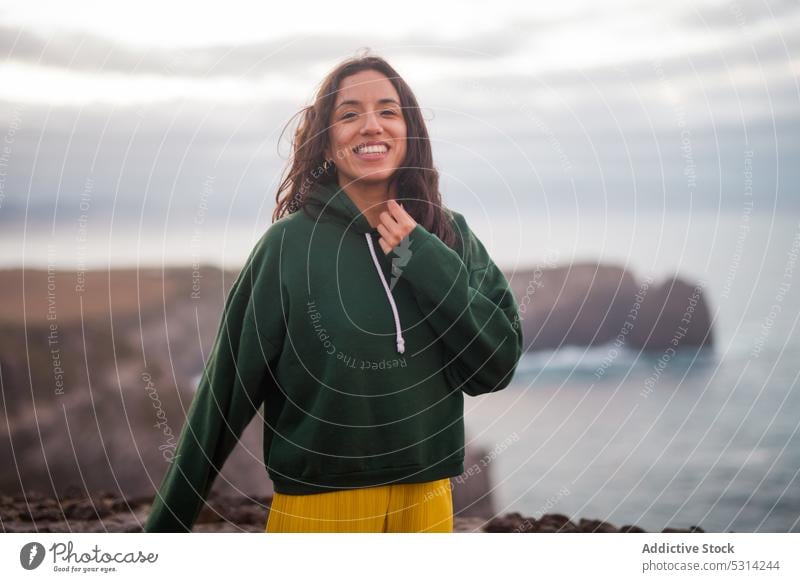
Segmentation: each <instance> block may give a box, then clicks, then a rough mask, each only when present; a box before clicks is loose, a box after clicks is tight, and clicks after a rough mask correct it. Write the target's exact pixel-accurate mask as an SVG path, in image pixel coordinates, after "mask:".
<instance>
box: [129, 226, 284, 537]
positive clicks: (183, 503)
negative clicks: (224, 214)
mask: <svg viewBox="0 0 800 582" xmlns="http://www.w3.org/2000/svg"><path fill="white" fill-rule="evenodd" d="M270 230H272V228H271V229H268V231H267V233H265V235H264V236H262V238H261V239H260V240H259V242H258V243H257V244H256V246H255V247H254V249H253V251H252V252H251V253H250V256H249V257H248V259H247V261H246V262H245V265H244V267H243V268H242V270H241V272H240V273H239V275H238V277H237V278H236V280H235V282H234V284H233V286H232V287H231V290H230V292H229V293H228V296H227V299H226V301H225V308H224V311H223V314H222V318H221V321H220V324H219V328H218V331H217V336H216V339H215V342H214V344H213V346H212V348H211V351H210V352H209V356H208V359H207V361H206V364H205V368H204V370H203V375H202V377H201V380H200V383H199V386H198V388H197V392H196V393H195V395H194V398H193V399H192V403H191V406H190V407H189V410H188V413H187V417H186V422H185V423H184V425H183V428H182V430H181V435H180V438H179V441H178V446H177V450H176V451H175V458H174V459H173V460H172V463H171V464H170V466H169V468H168V469H167V473H166V475H165V476H164V479H163V481H162V483H161V486H160V488H159V491H158V493H157V495H156V497H155V500H154V502H153V506H152V508H151V510H150V514H149V517H148V519H147V523H146V524H145V528H144V530H145V531H146V532H187V531H191V529H192V526H193V524H194V522H195V520H196V519H197V516H198V514H199V513H200V510H201V508H202V505H203V503H204V500H205V499H206V497H207V496H208V493H209V491H210V489H211V486H212V485H213V483H214V480H215V478H216V477H217V474H218V473H219V471H220V470H221V469H222V466H223V464H224V463H225V460H226V459H227V458H228V456H229V455H230V453H231V451H232V450H233V447H234V446H235V445H236V443H237V441H238V439H239V437H240V436H241V433H242V431H243V430H244V429H245V427H246V426H247V425H248V424H249V423H250V421H251V420H252V418H253V416H254V415H255V414H256V412H257V410H258V408H259V407H260V406H261V404H262V402H264V400H265V396H266V395H267V392H268V391H270V390H277V385H276V384H275V381H274V376H273V373H272V371H271V369H274V368H273V363H274V362H275V361H276V359H277V357H278V354H279V353H280V352H279V348H280V347H281V345H282V341H283V340H282V337H283V332H282V330H283V329H284V326H283V316H282V314H283V310H284V308H285V306H284V305H283V304H282V302H283V301H285V300H286V299H285V298H284V297H283V295H282V293H281V284H280V276H279V271H278V255H279V252H280V240H275V239H274V238H273V237H271V236H269V235H270ZM270 241H271V242H270Z"/></svg>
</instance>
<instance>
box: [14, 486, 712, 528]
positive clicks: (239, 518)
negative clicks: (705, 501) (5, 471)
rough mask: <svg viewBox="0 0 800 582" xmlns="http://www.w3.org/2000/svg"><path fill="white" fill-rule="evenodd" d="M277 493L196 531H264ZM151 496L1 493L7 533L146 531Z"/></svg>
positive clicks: (526, 522) (498, 524)
mask: <svg viewBox="0 0 800 582" xmlns="http://www.w3.org/2000/svg"><path fill="white" fill-rule="evenodd" d="M271 500H272V498H271V497H245V496H239V497H231V496H227V495H212V497H211V498H210V499H209V503H208V505H207V506H206V507H205V508H204V509H203V511H202V512H201V513H200V516H199V517H198V519H197V522H196V524H195V527H194V531H195V532H263V531H264V528H265V526H266V523H267V516H268V515H269V506H270V502H271ZM150 503H151V499H149V498H148V499H144V498H139V499H123V498H121V497H118V496H115V495H113V494H110V493H101V494H98V495H96V496H94V497H92V498H91V499H89V498H86V497H79V496H69V495H65V496H64V497H62V498H60V499H59V498H53V497H46V496H43V495H40V494H37V493H35V492H29V493H28V494H27V495H26V496H25V497H10V496H2V497H0V526H2V531H3V532H4V533H23V532H39V533H47V532H73V533H83V532H107V533H115V532H116V533H120V532H133V533H135V532H141V531H142V525H143V524H144V522H145V520H146V518H147V514H148V512H149V510H150ZM453 531H454V532H455V533H484V532H488V533H645V530H644V529H642V528H640V527H637V526H635V525H622V526H619V527H617V526H614V525H612V524H610V523H607V522H604V521H599V520H595V519H585V518H581V519H578V520H577V521H576V520H574V519H570V518H569V517H567V516H565V515H561V514H558V513H548V514H544V515H542V516H541V517H539V518H538V519H536V518H533V517H525V516H523V515H521V514H519V513H508V514H506V515H502V516H496V517H493V518H489V519H485V518H481V517H460V516H458V515H457V516H456V518H455V520H454V528H453ZM663 532H664V533H668V532H674V533H678V532H681V533H703V530H702V529H701V528H699V527H697V526H692V527H690V528H688V529H676V528H666V529H664V530H663Z"/></svg>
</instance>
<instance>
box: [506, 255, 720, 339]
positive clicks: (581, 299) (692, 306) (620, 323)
mask: <svg viewBox="0 0 800 582" xmlns="http://www.w3.org/2000/svg"><path fill="white" fill-rule="evenodd" d="M506 277H507V278H508V280H509V283H510V285H511V289H512V292H513V293H514V296H515V297H516V299H517V303H518V304H519V307H520V319H521V321H522V331H523V336H524V337H525V344H526V345H527V346H529V348H528V349H529V350H545V349H555V348H558V347H561V346H565V345H574V346H593V345H602V344H606V343H609V342H613V341H615V340H618V339H621V341H622V342H623V344H624V345H625V346H626V347H628V348H629V349H635V350H638V349H640V348H642V349H645V350H662V349H666V348H667V347H669V346H673V347H678V348H680V347H683V348H687V347H695V348H696V347H702V346H706V347H707V346H711V345H712V338H713V334H712V330H711V315H710V309H709V307H708V302H707V299H706V297H705V293H704V291H703V289H702V288H700V287H699V286H696V285H693V284H691V283H689V282H687V281H684V280H683V279H680V278H677V277H673V278H670V279H668V280H666V281H663V282H660V283H655V282H653V281H651V280H647V279H644V280H641V281H639V280H637V279H636V278H635V277H634V275H633V274H632V273H631V272H630V271H628V270H626V269H624V268H622V267H618V266H614V265H603V264H599V263H586V262H584V263H575V264H572V265H569V266H562V267H553V268H541V269H539V268H537V269H522V270H517V271H516V272H514V273H509V272H506ZM676 337H677V338H678V342H677V346H675V345H674V343H673V340H674V338H676Z"/></svg>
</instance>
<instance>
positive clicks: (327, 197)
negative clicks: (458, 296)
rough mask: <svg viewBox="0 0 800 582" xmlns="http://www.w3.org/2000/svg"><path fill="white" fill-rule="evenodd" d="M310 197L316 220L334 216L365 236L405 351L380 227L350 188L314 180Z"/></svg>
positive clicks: (308, 204)
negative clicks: (350, 193)
mask: <svg viewBox="0 0 800 582" xmlns="http://www.w3.org/2000/svg"><path fill="white" fill-rule="evenodd" d="M308 197H309V198H308V200H307V201H306V204H305V205H304V206H305V208H307V209H308V210H309V211H310V213H311V214H312V215H313V217H314V219H315V220H323V221H324V220H332V221H335V222H339V223H340V224H342V226H343V227H344V228H345V229H352V230H354V231H355V232H357V233H359V234H360V235H361V236H363V237H364V241H365V244H366V245H367V247H368V248H369V253H370V256H371V257H372V263H373V265H374V266H375V271H376V272H377V274H378V277H379V278H380V280H381V284H382V285H383V290H384V292H385V293H386V298H387V300H388V302H389V308H390V309H391V310H392V317H394V327H395V342H396V344H397V353H398V354H402V353H404V352H405V350H406V348H405V343H406V342H405V339H404V338H403V327H402V325H401V323H400V313H399V312H398V310H397V304H396V303H395V300H394V296H393V295H392V289H391V287H389V284H388V283H387V282H386V276H385V275H384V274H383V269H382V268H381V263H380V260H379V259H378V253H382V252H383V249H382V248H380V246H378V249H377V251H376V249H375V241H373V237H375V238H379V237H380V233H379V232H378V229H377V228H373V227H372V226H370V224H369V221H368V220H367V217H366V216H364V214H363V213H362V212H361V210H359V208H358V206H356V205H355V203H354V202H353V201H352V200H351V198H350V196H348V194H347V192H345V190H344V189H342V188H341V187H340V186H339V185H338V184H314V185H313V186H312V187H311V188H310V190H309V193H308ZM393 262H394V261H393Z"/></svg>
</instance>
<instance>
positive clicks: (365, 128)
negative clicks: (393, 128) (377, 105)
mask: <svg viewBox="0 0 800 582" xmlns="http://www.w3.org/2000/svg"><path fill="white" fill-rule="evenodd" d="M363 119H364V122H363V124H362V125H361V133H381V132H383V126H381V124H380V118H379V117H378V112H377V111H367V112H366V113H364V117H363Z"/></svg>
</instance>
